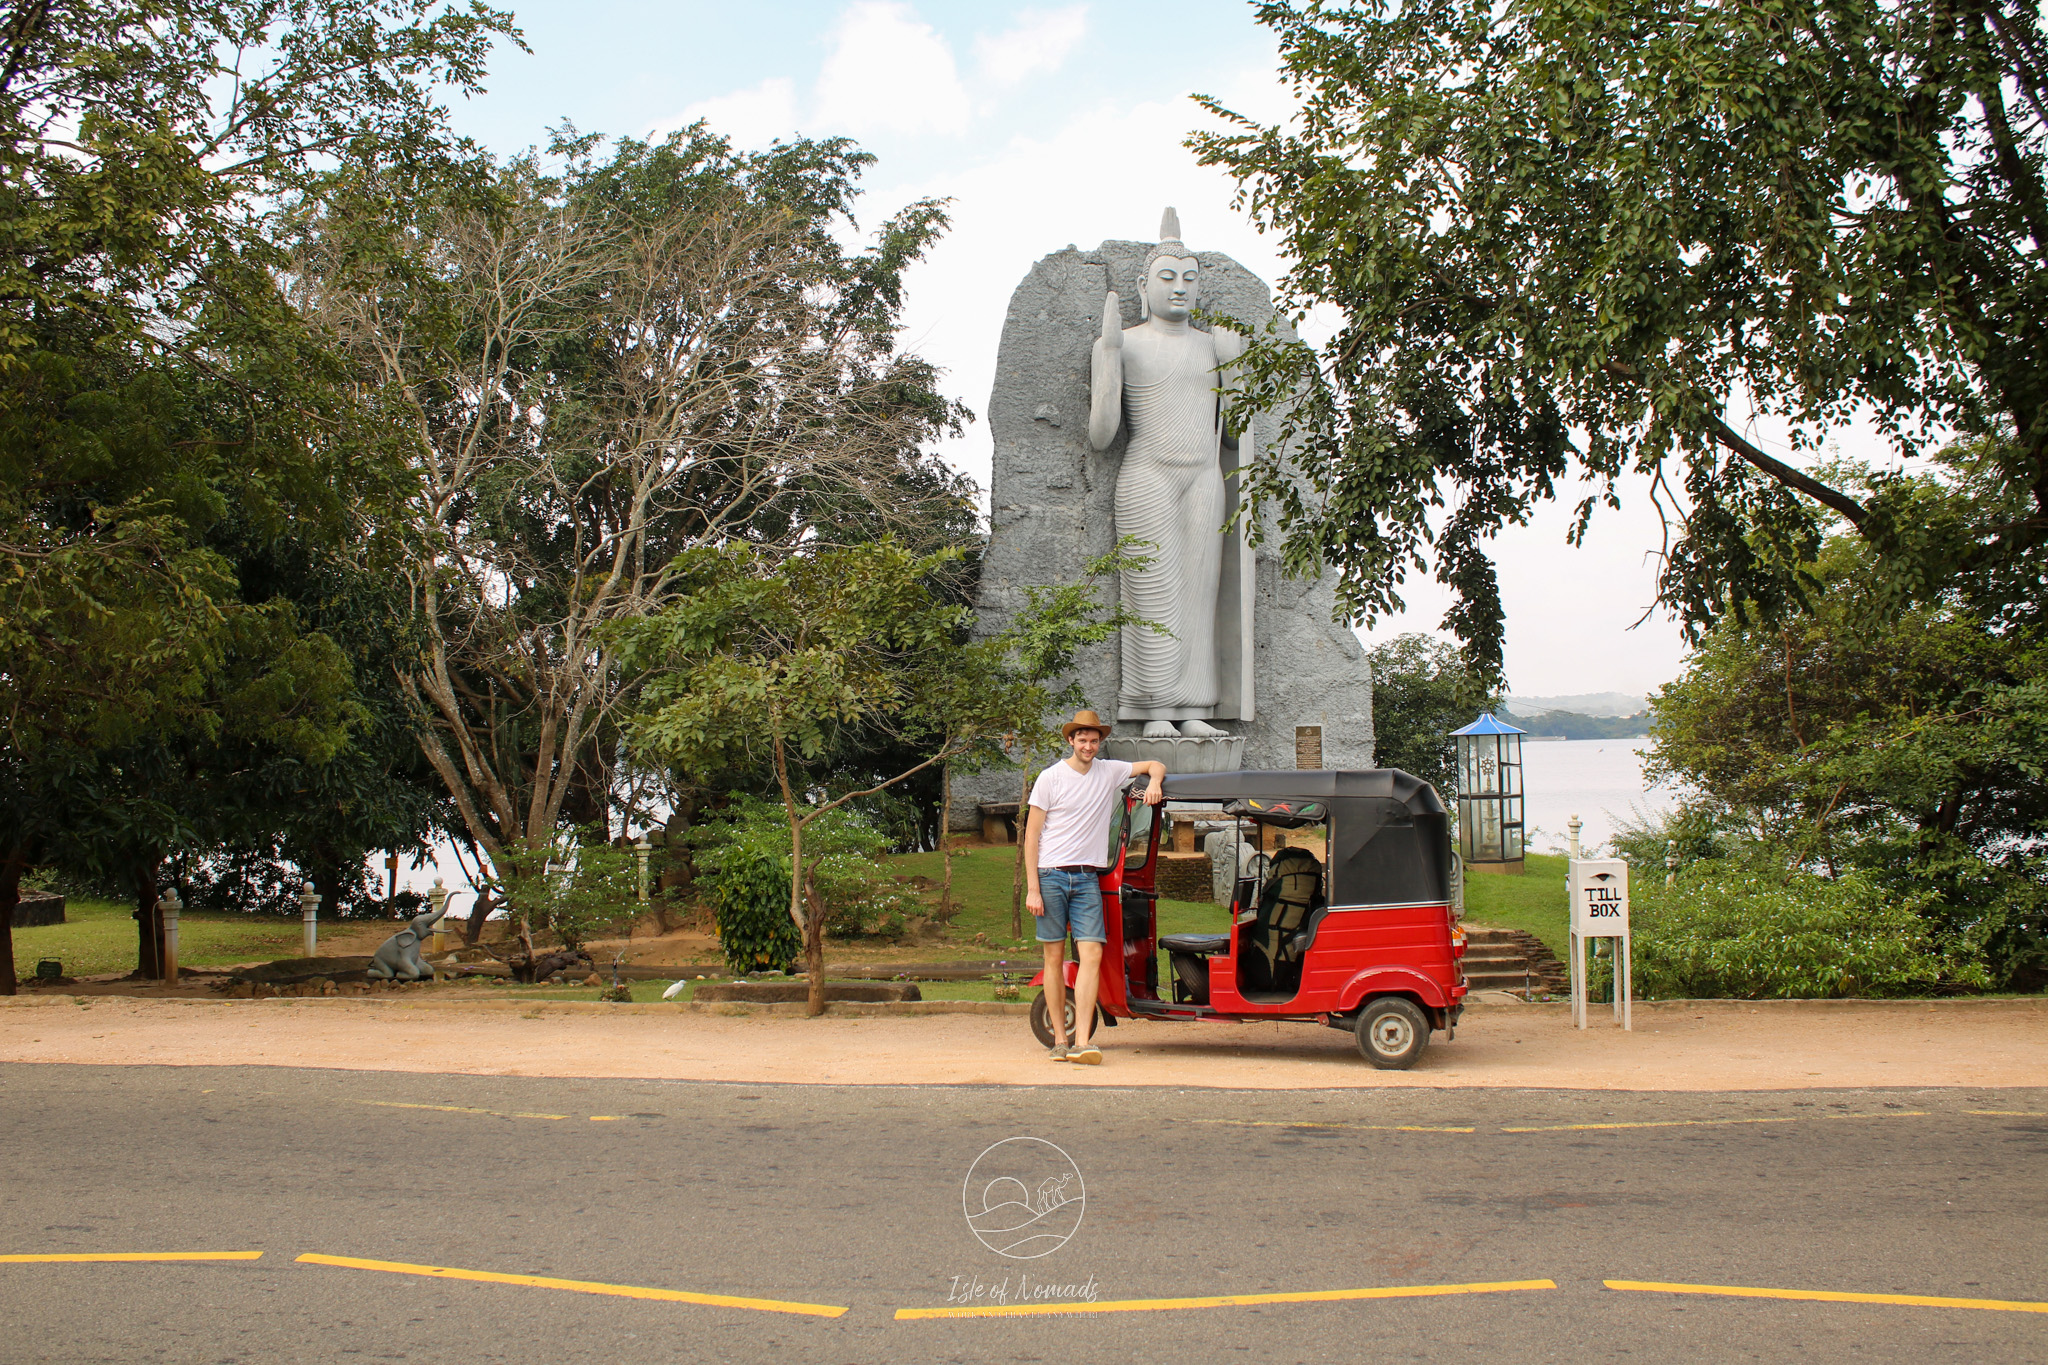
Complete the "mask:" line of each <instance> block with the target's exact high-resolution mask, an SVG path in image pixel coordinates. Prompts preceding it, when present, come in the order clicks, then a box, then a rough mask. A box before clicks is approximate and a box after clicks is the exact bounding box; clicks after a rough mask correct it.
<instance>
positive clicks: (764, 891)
mask: <svg viewBox="0 0 2048 1365" xmlns="http://www.w3.org/2000/svg"><path fill="white" fill-rule="evenodd" d="M688 837H689V839H690V842H691V843H692V844H693V845H694V846H695V847H696V865H697V886H698V888H699V889H700V890H702V891H703V893H704V894H705V897H706V898H707V899H708V900H709V901H710V902H711V905H712V908H713V910H714V911H715V912H716V913H717V916H718V937H719V942H720V944H721V946H722V947H723V948H724V950H725V960H726V962H727V964H728V965H729V966H731V967H732V969H733V970H734V971H736V972H749V971H754V970H756V969H759V968H764V967H765V968H773V969H775V970H780V971H789V970H792V969H793V967H794V966H795V963H796V959H797V958H798V957H799V956H800V955H801V954H802V952H803V937H802V935H801V934H799V933H798V931H797V927H796V925H795V924H794V923H792V922H791V920H790V917H789V823H788V820H787V819H786V818H785V816H784V815H783V811H782V807H781V806H780V805H777V804H776V803H774V802H772V801H762V800H758V799H756V798H753V797H740V798H738V799H737V800H735V801H734V803H733V804H732V806H730V807H729V808H728V809H727V810H726V811H725V812H724V813H723V818H720V819H716V820H712V821H709V822H707V823H705V824H703V825H699V826H697V827H696V828H694V829H692V830H691V831H690V833H689V836H688ZM892 842H893V840H892V838H891V836H890V834H889V833H888V832H886V831H884V830H881V829H878V828H876V826H875V825H874V824H872V823H871V822H870V821H869V820H867V819H866V818H864V817H863V816H862V815H861V814H860V813H858V812H855V811H849V810H845V809H840V810H835V811H830V812H828V813H826V814H825V815H822V816H820V817H818V818H817V819H816V820H813V821H812V822H811V823H810V824H809V825H806V826H805V827H804V865H805V867H807V868H808V869H809V870H810V873H811V884H812V886H814V887H815V888H816V889H817V892H818V897H819V899H821V900H822V901H824V903H825V932H826V933H827V934H829V935H831V936H833V937H835V938H858V937H871V936H887V935H894V934H899V933H901V932H902V931H903V927H904V923H905V921H906V919H907V918H908V917H909V915H911V914H912V913H915V912H916V910H917V908H918V906H917V903H916V901H915V900H914V899H912V898H911V897H910V896H908V895H906V894H905V893H904V892H903V891H902V890H901V889H900V888H898V887H897V886H896V885H895V884H894V883H893V882H891V881H890V880H889V878H888V876H887V874H886V873H884V872H883V870H882V868H881V867H880V866H879V865H878V864H877V863H876V861H875V859H876V858H877V857H878V856H879V855H880V854H882V853H883V852H885V851H887V850H888V848H889V847H890V845H891V843H892Z"/></svg>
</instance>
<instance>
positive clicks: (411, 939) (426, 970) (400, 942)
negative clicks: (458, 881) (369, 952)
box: [368, 901, 448, 981]
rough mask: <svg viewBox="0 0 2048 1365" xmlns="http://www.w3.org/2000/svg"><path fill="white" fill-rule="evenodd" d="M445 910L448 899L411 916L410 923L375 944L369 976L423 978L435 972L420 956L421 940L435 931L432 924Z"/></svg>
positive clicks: (396, 978) (403, 979)
mask: <svg viewBox="0 0 2048 1365" xmlns="http://www.w3.org/2000/svg"><path fill="white" fill-rule="evenodd" d="M447 913H448V905H447V902H445V901H443V902H442V904H441V908H440V909H439V910H428V911H426V912H424V913H422V914H418V915H414V916H413V918H412V923H410V924H408V925H406V927H405V928H403V929H400V930H399V931H398V932H397V933H395V934H393V935H392V936H391V937H390V938H387V939H385V940H384V942H383V943H381V944H379V945H378V947H377V952H376V955H375V956H374V957H372V958H371V959H370V966H369V968H368V975H369V977H370V979H371V980H372V981H423V980H425V979H427V978H428V977H431V976H432V975H433V974H434V969H433V968H432V967H429V966H428V965H427V961H426V959H425V958H423V957H421V956H420V942H421V940H423V939H425V938H426V936H427V935H428V934H430V933H432V932H433V931H434V925H435V923H436V922H437V921H438V920H439V919H440V918H441V916H443V915H445V914H447Z"/></svg>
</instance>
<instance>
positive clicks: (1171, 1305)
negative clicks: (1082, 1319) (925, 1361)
mask: <svg viewBox="0 0 2048 1365" xmlns="http://www.w3.org/2000/svg"><path fill="white" fill-rule="evenodd" d="M1555 1288H1557V1282H1556V1281H1555V1280H1499V1281H1495V1282H1492V1283H1486V1284H1417V1285H1395V1286H1393V1287H1391V1288H1385V1289H1311V1290H1305V1291H1302V1292H1300V1293H1293V1294H1213V1295H1209V1296H1206V1297H1203V1298H1194V1299H1109V1300H1105V1301H1103V1302H1101V1303H1012V1304H983V1305H977V1306H974V1307H968V1308H899V1309H897V1310H896V1321H898V1322H908V1321H910V1320H912V1319H915V1318H1018V1317H1035V1316H1044V1315H1048V1314H1054V1313H1159V1312H1165V1311H1167V1310H1169V1309H1175V1308H1242V1307H1245V1306H1247V1305H1251V1304H1260V1303H1336V1302H1341V1301H1344V1300H1350V1299H1424V1298H1434V1297H1437V1296H1438V1295H1442V1294H1505V1293H1510V1292H1512V1291H1515V1290H1519V1289H1555Z"/></svg>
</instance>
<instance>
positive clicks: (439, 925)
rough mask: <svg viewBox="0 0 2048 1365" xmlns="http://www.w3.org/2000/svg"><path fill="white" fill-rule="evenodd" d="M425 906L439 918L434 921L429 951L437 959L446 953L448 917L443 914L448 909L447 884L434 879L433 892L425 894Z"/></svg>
mask: <svg viewBox="0 0 2048 1365" xmlns="http://www.w3.org/2000/svg"><path fill="white" fill-rule="evenodd" d="M427 904H428V906H429V907H431V908H432V910H433V912H434V913H435V914H436V915H438V916H440V918H438V919H436V920H435V921H434V946H433V948H432V949H431V951H432V952H433V953H434V954H435V956H437V957H438V956H439V955H440V954H442V953H445V952H447V951H448V917H447V915H446V914H445V913H444V911H446V909H447V907H448V883H446V882H444V881H442V880H441V879H440V878H439V877H436V878H434V887H433V890H431V891H429V892H427Z"/></svg>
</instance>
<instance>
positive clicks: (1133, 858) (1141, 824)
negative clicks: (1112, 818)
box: [1104, 789, 1159, 868]
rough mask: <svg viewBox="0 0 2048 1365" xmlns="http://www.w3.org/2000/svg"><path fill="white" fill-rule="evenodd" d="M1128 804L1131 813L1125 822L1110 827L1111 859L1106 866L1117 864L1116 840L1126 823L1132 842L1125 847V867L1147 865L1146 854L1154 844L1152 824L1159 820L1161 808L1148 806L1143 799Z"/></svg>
mask: <svg viewBox="0 0 2048 1365" xmlns="http://www.w3.org/2000/svg"><path fill="white" fill-rule="evenodd" d="M1135 790H1136V789H1134V792H1135ZM1127 804H1129V806H1130V812H1129V814H1128V815H1127V816H1126V818H1125V822H1119V824H1116V825H1112V826H1110V831H1109V837H1110V841H1111V842H1110V846H1109V857H1108V859H1107V860H1106V861H1105V863H1104V865H1105V866H1114V865H1115V863H1116V839H1117V835H1118V832H1119V829H1120V828H1121V826H1122V824H1123V823H1126V822H1127V823H1128V825H1129V828H1130V832H1131V837H1130V841H1129V842H1128V843H1127V844H1126V845H1125V846H1124V866H1125V867H1128V868H1137V867H1143V866H1144V865H1145V854H1146V853H1147V851H1148V850H1149V849H1150V847H1151V844H1152V824H1153V821H1155V820H1156V819H1157V818H1158V809H1159V808H1158V807H1157V806H1148V805H1146V804H1145V802H1144V800H1143V799H1142V798H1140V799H1139V800H1137V801H1136V802H1133V803H1127Z"/></svg>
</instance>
